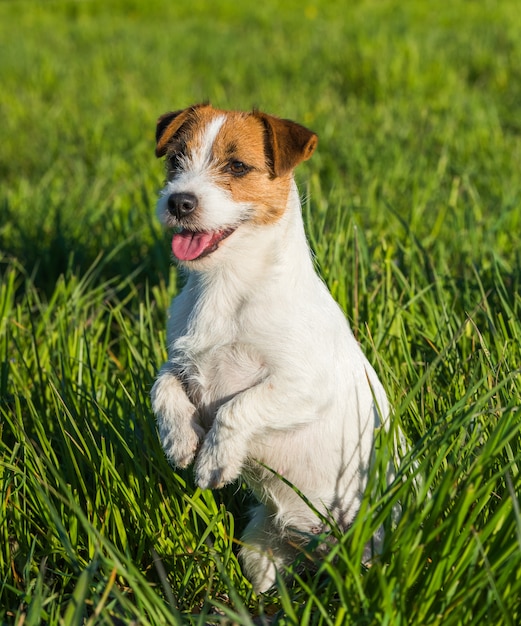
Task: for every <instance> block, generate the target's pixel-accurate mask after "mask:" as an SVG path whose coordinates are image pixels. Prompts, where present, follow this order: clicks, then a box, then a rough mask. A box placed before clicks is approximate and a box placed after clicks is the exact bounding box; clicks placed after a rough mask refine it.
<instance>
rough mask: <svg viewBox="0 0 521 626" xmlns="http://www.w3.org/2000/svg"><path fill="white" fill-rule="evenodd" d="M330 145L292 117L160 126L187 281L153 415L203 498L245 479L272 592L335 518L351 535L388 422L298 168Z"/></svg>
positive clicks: (246, 553) (251, 574) (162, 201)
mask: <svg viewBox="0 0 521 626" xmlns="http://www.w3.org/2000/svg"><path fill="white" fill-rule="evenodd" d="M317 141H318V138H317V135H316V134H315V133H314V132H312V131H311V130H308V129H307V128H305V127H304V126H302V125H300V124H298V123H296V122H293V121H291V120H286V119H280V118H278V117H275V116H273V115H269V114H266V113H263V112H261V111H258V110H253V111H252V112H249V113H244V112H238V111H225V110H220V109H217V108H214V107H212V106H211V105H210V104H198V105H194V106H191V107H188V108H186V109H182V110H178V111H175V112H171V113H166V114H165V115H163V116H161V117H160V118H159V120H158V123H157V129H156V156H157V157H165V162H166V171H167V180H166V184H165V187H164V189H163V190H162V191H161V194H160V198H159V200H158V203H157V212H158V216H159V218H160V220H161V222H162V223H163V224H164V225H165V226H166V227H169V228H170V227H173V228H174V229H175V233H174V235H173V238H172V251H173V255H174V257H175V259H176V260H177V262H178V264H179V266H180V267H181V268H184V269H185V270H186V272H187V282H186V284H185V286H184V288H183V289H182V291H181V292H180V294H179V295H178V296H177V297H175V298H174V300H173V302H172V305H171V308H170V311H169V321H168V327H167V337H168V361H167V362H166V363H165V364H164V365H163V366H162V368H161V369H160V371H159V374H158V377H157V379H156V381H155V383H154V385H153V388H152V392H151V399H152V408H153V411H154V413H155V415H156V418H157V426H158V431H159V436H160V439H161V442H162V446H163V448H164V451H165V453H166V456H167V458H168V459H169V461H170V462H171V463H172V464H173V465H175V466H177V467H179V468H184V467H187V466H188V465H190V464H191V463H194V464H195V480H196V483H197V485H198V486H199V487H200V488H202V489H207V488H211V489H217V488H220V487H222V486H223V485H226V484H228V483H231V482H233V481H235V480H236V479H237V478H239V476H242V478H243V479H244V480H245V481H246V483H247V485H248V486H249V487H250V488H251V490H252V491H253V493H254V494H255V496H256V497H257V499H258V500H259V505H258V506H257V507H256V508H255V509H254V510H253V512H252V516H251V521H250V522H249V524H248V525H247V527H246V530H245V532H244V536H243V537H242V544H243V546H244V547H242V548H241V551H240V555H239V557H240V559H241V561H242V565H243V569H244V572H245V574H246V576H247V577H248V578H249V579H250V580H251V582H252V585H253V588H254V589H255V590H256V591H259V592H262V591H266V590H267V589H269V588H270V587H271V586H272V585H273V584H274V582H275V579H276V571H277V570H279V571H283V570H284V568H285V566H287V565H288V564H290V563H292V562H293V561H294V560H295V557H296V554H297V552H298V547H299V544H300V543H303V542H304V541H306V538H307V540H309V538H310V537H311V536H313V535H316V534H318V533H321V532H322V531H323V530H324V523H323V520H324V519H330V520H334V522H335V523H336V524H338V525H339V526H340V527H341V528H343V529H347V528H348V527H349V525H350V524H351V522H352V520H353V518H354V516H355V515H356V513H357V511H358V508H359V506H360V501H361V498H362V495H363V493H364V489H365V486H366V482H367V475H368V469H369V466H370V462H371V456H372V451H373V439H374V433H375V428H376V427H378V426H379V425H380V424H381V423H382V421H384V420H386V418H387V415H388V412H389V408H388V401H387V397H386V394H385V392H384V389H383V387H382V384H381V383H380V381H379V379H378V377H377V375H376V373H375V371H374V369H373V368H372V367H371V365H370V363H369V362H368V360H367V358H366V357H365V356H364V354H363V352H362V350H361V348H360V346H359V344H358V343H357V341H356V340H355V338H354V336H353V334H352V331H351V329H350V327H349V325H348V322H347V320H346V319H345V316H344V314H343V313H342V311H341V309H340V307H339V306H338V305H337V304H336V302H335V301H334V300H333V298H332V296H331V295H330V293H329V291H328V289H327V287H326V286H325V284H324V282H323V281H322V280H321V278H320V277H319V276H318V274H317V273H316V271H315V267H314V263H313V257H312V253H311V251H310V248H309V245H308V243H307V239H306V236H305V231H304V225H303V220H302V214H301V203H300V199H299V194H298V190H297V186H296V184H295V180H294V175H293V172H294V169H295V167H296V166H297V165H298V164H299V163H301V162H302V161H305V160H307V159H309V158H310V157H311V155H312V154H313V152H314V151H315V148H316V146H317ZM292 486H294V487H295V488H292ZM314 509H315V510H314ZM317 512H318V513H320V514H321V515H317ZM323 516H325V517H323Z"/></svg>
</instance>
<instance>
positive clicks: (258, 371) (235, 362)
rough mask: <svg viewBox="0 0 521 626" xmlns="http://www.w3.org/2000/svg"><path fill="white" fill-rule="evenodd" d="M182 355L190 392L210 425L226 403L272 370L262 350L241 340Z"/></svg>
mask: <svg viewBox="0 0 521 626" xmlns="http://www.w3.org/2000/svg"><path fill="white" fill-rule="evenodd" d="M184 343H185V346H186V342H184ZM179 356H180V357H181V359H182V362H183V379H184V383H185V387H186V390H187V393H188V396H189V398H190V399H191V401H192V402H193V403H194V404H195V406H197V408H198V409H199V411H200V413H201V416H202V417H203V419H204V421H205V422H207V423H208V426H210V425H211V422H212V421H213V417H214V416H215V412H216V411H217V409H218V408H219V407H220V406H221V405H222V404H224V403H225V402H227V401H228V400H230V399H231V398H233V397H234V396H235V395H236V394H238V393H240V392H241V391H244V390H245V389H248V388H249V387H251V386H253V385H255V384H257V383H258V382H259V381H261V380H262V379H263V378H265V376H266V375H267V373H268V368H267V366H266V364H265V362H264V360H263V358H262V355H261V354H260V353H259V351H258V350H257V349H256V348H255V347H254V346H253V345H251V344H248V343H244V342H241V341H231V342H229V343H214V344H211V345H207V346H205V347H204V348H203V347H200V346H199V349H198V350H196V351H193V350H188V351H184V354H183V355H182V356H181V355H179Z"/></svg>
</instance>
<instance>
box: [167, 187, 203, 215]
mask: <svg viewBox="0 0 521 626" xmlns="http://www.w3.org/2000/svg"><path fill="white" fill-rule="evenodd" d="M196 208H197V196H195V195H194V194H193V193H173V194H171V195H170V196H169V197H168V210H169V211H170V213H171V214H172V215H173V216H174V217H176V218H177V219H178V220H180V219H181V218H183V217H186V216H187V215H189V214H190V213H191V212H192V211H194V210H195V209H196Z"/></svg>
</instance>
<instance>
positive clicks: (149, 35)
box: [0, 0, 521, 626]
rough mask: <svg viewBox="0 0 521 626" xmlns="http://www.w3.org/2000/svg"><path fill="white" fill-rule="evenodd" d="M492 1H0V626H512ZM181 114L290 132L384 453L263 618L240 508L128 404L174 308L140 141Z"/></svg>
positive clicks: (515, 539)
mask: <svg viewBox="0 0 521 626" xmlns="http://www.w3.org/2000/svg"><path fill="white" fill-rule="evenodd" d="M517 4H518V3H517V2H515V1H514V0H503V1H502V2H501V3H498V2H492V1H488V0H482V1H479V2H472V1H470V0H469V1H463V0H456V1H455V2H452V3H445V4H439V3H437V4H432V3H424V2H421V1H420V0H416V1H414V0H406V1H405V2H403V1H402V2H397V1H396V0H378V1H376V0H360V1H358V2H347V1H337V2H326V0H316V1H311V0H309V2H304V3H303V2H300V1H299V2H297V1H296V0H288V1H287V2H284V3H277V2H275V1H274V0H266V1H265V2H263V3H243V4H242V5H241V4H237V3H236V2H231V1H228V0H218V1H216V2H209V1H208V2H205V1H203V0H192V2H190V3H188V2H177V3H174V2H165V1H163V0H149V1H148V2H144V1H142V0H127V1H123V0H113V1H112V2H102V1H96V0H92V1H90V0H84V1H74V2H73V1H68V2H65V1H55V2H54V1H46V2H43V1H40V2H38V1H29V0H4V1H3V2H2V3H1V4H0V84H1V89H0V120H1V123H0V176H1V188H0V212H1V220H0V255H1V256H0V280H1V284H0V314H1V319H0V365H1V368H0V535H1V537H0V616H1V618H2V621H3V623H16V624H22V623H25V624H31V625H32V624H39V623H42V622H45V623H48V624H65V625H67V626H68V625H69V624H81V623H88V624H98V623H100V624H111V623H130V622H132V621H133V620H134V621H135V622H136V623H139V624H165V623H173V624H176V623H183V622H189V621H192V622H194V623H201V624H205V623H208V622H215V621H219V620H223V621H226V620H227V619H231V620H235V621H236V622H237V623H241V624H251V623H252V620H253V619H257V620H258V622H257V623H267V622H268V621H269V620H272V621H274V622H276V623H289V624H307V623H310V624H319V623H324V624H350V623H353V624H386V623H388V624H393V625H395V624H443V625H447V624H483V623H494V624H516V623H519V621H520V620H521V606H520V605H521V600H520V598H521V515H520V510H519V508H520V507H519V495H518V494H519V492H520V490H521V476H520V463H521V450H520V444H521V433H520V430H521V426H520V419H519V406H520V404H521V402H520V397H521V381H520V367H521V355H520V341H521V322H520V310H521V299H520V295H519V293H520V289H519V288H520V280H521V259H520V253H519V232H520V230H521V224H520V221H521V207H520V203H521V171H520V166H519V164H520V163H521V108H520V107H519V102H521V16H520V14H519V7H518V6H517ZM205 99H210V100H211V101H212V102H213V103H214V104H215V105H217V106H221V107H233V108H243V109H248V108H250V107H252V106H257V107H259V108H261V109H264V110H267V111H269V112H272V113H275V114H278V115H281V116H285V117H290V118H293V119H296V120H298V121H300V122H302V123H304V124H306V125H308V126H310V127H311V128H313V129H314V130H315V131H316V132H318V134H319V136H320V143H319V149H318V152H317V153H316V155H314V157H313V159H312V160H311V161H310V162H309V163H306V164H305V165H304V166H302V167H301V168H300V170H299V172H298V179H299V182H300V184H301V188H302V191H303V194H304V195H305V197H306V201H305V203H304V213H305V218H306V225H307V229H308V234H309V237H310V240H311V242H312V246H313V249H314V250H315V253H316V256H317V263H318V265H319V268H320V271H321V273H322V275H323V276H324V279H325V280H326V282H327V283H328V285H329V287H330V288H331V290H332V292H333V294H334V296H335V298H336V299H337V300H338V302H339V303H340V304H341V306H342V307H343V308H344V310H345V311H346V314H347V316H348V318H349V319H350V320H351V323H352V325H353V329H354V331H355V333H356V335H357V337H358V338H359V340H360V341H361V342H362V344H363V346H364V348H365V350H366V352H367V353H368V355H369V357H370V359H371V361H372V362H373V363H374V364H375V366H376V369H377V371H378V372H379V374H380V376H381V377H382V379H383V381H384V383H385V385H386V388H387V389H388V391H389V395H390V398H391V400H392V403H393V405H394V407H395V411H396V420H397V422H400V423H401V424H402V425H403V428H404V430H405V432H406V434H407V437H408V439H409V440H410V442H411V444H412V450H411V454H410V455H409V456H408V457H407V458H406V459H405V460H404V463H403V467H402V471H401V474H400V475H399V476H398V478H397V480H396V482H395V483H394V484H393V485H392V486H391V488H390V489H387V490H386V489H384V487H383V486H382V485H381V484H380V481H379V480H378V474H377V473H375V476H373V477H372V480H371V485H370V489H369V493H368V498H367V501H366V502H365V503H364V507H363V511H362V513H361V515H360V516H359V518H358V521H357V523H356V524H355V525H354V526H353V528H352V529H351V530H350V531H349V533H347V535H345V536H343V537H339V538H338V539H339V541H338V543H337V545H336V546H335V549H334V551H333V553H332V555H331V556H330V557H328V558H327V559H325V560H324V561H323V562H322V563H319V564H317V565H316V568H317V569H318V572H317V573H316V575H314V576H307V575H303V576H302V577H297V579H296V580H295V581H294V582H293V583H291V584H287V583H285V582H284V581H283V580H280V581H279V583H278V585H277V588H276V589H275V590H274V591H273V592H271V593H270V594H268V595H266V596H264V597H262V598H257V597H256V596H255V595H254V594H252V592H251V589H250V587H249V584H248V582H247V581H246V580H245V579H244V578H243V577H242V574H241V572H240V568H239V566H238V564H237V560H236V557H235V551H236V541H235V540H234V537H235V536H236V535H238V533H239V531H240V528H241V527H242V525H243V524H244V514H245V510H246V508H247V505H248V501H249V500H248V494H247V493H245V492H244V490H242V489H237V487H234V488H232V489H226V490H223V491H221V492H215V493H213V494H212V493H210V492H200V491H199V490H197V489H195V488H194V486H193V482H192V477H191V473H190V471H187V472H183V473H180V474H176V473H175V472H173V471H172V469H171V468H170V467H169V466H168V464H167V463H166V462H165V460H164V458H163V455H162V452H161V449H160V446H159V444H158V442H157V437H156V433H155V428H154V422H153V418H152V416H151V414H150V405H149V400H148V392H149V389H150V386H151V383H152V380H153V376H154V373H155V371H156V369H157V366H158V364H160V363H161V362H162V360H163V359H164V356H165V352H164V346H165V334H164V320H165V312H166V307H167V305H168V302H169V299H170V297H171V296H172V295H173V294H174V293H175V291H176V289H177V281H176V275H175V270H173V269H172V268H171V267H170V259H169V244H168V236H167V235H165V234H164V233H163V232H162V231H161V229H160V227H159V225H158V224H157V223H156V220H155V218H154V204H155V198H156V196H157V191H158V189H159V188H160V186H161V182H162V178H163V171H162V165H161V164H160V163H159V162H156V161H155V160H154V158H153V147H154V146H153V138H154V125H155V119H156V118H157V117H158V115H159V114H161V113H163V112H165V111H167V110H171V109H176V108H180V107H183V106H185V105H188V104H191V103H194V102H198V101H201V100H205ZM385 444H386V442H385V441H382V442H381V445H380V449H379V453H378V464H381V463H384V462H385V458H386V451H387V449H386V445H385ZM418 476H419V477H421V479H422V480H421V481H418V480H417V477H418ZM427 491H430V497H427ZM369 496H370V497H369ZM398 499H399V500H400V501H401V503H402V507H403V517H402V520H401V521H400V522H399V523H398V525H397V526H396V527H395V528H393V529H392V531H391V532H389V533H388V535H387V540H386V545H385V547H384V552H383V555H382V558H381V560H380V561H378V562H377V563H375V564H374V565H373V566H372V567H371V568H370V569H363V568H361V566H360V553H361V546H363V543H364V540H365V539H366V538H368V537H369V536H370V535H371V533H372V531H373V530H374V529H375V528H376V527H378V525H379V524H380V523H382V522H383V523H385V524H387V525H390V524H391V522H390V518H391V510H392V507H393V504H394V503H395V502H396V501H397V500H398ZM223 613H224V615H223ZM255 616H257V617H256V618H255ZM118 620H121V621H119V622H118Z"/></svg>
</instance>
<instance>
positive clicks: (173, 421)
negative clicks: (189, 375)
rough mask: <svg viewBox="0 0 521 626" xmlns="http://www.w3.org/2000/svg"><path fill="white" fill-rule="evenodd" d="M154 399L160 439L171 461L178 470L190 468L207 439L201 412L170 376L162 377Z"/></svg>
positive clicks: (155, 387)
mask: <svg viewBox="0 0 521 626" xmlns="http://www.w3.org/2000/svg"><path fill="white" fill-rule="evenodd" d="M151 398H152V409H153V411H154V413H155V415H156V418H157V428H158V431H159V439H160V441H161V445H162V446H163V450H164V451H165V454H166V456H167V458H168V460H169V461H170V462H171V463H172V464H173V465H175V466H176V467H180V468H184V467H187V466H188V465H190V463H192V461H193V460H194V458H195V455H196V454H197V450H198V449H199V446H200V443H201V441H202V440H203V439H204V436H205V431H204V429H203V428H202V427H201V426H200V425H199V424H198V423H197V409H196V408H195V406H194V405H193V404H192V403H191V402H190V400H189V399H188V396H187V395H186V393H185V391H184V389H183V387H182V385H181V384H180V382H179V381H178V380H177V378H176V377H175V376H173V375H172V374H170V373H164V374H161V375H160V376H159V378H158V379H157V381H156V382H155V384H154V387H153V388H152V393H151Z"/></svg>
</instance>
